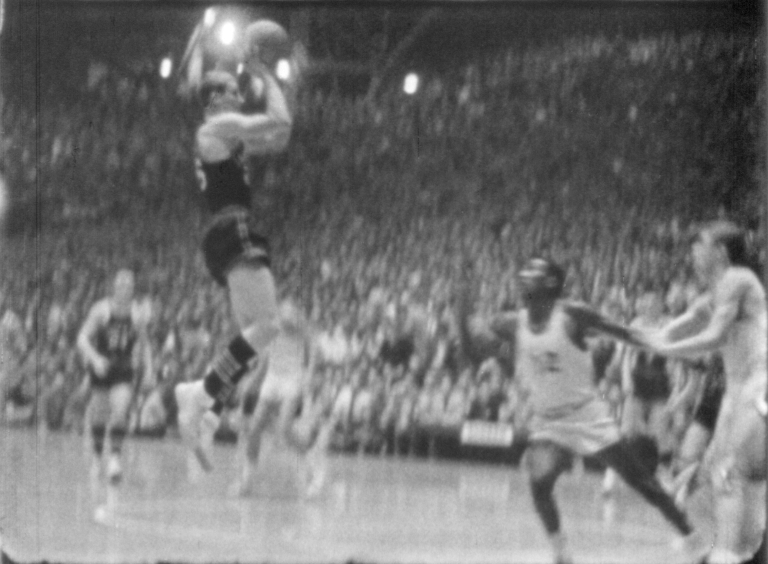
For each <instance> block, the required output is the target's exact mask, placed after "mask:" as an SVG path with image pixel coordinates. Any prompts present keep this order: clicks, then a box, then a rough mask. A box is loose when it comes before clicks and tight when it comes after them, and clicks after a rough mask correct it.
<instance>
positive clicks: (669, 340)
mask: <svg viewBox="0 0 768 564" xmlns="http://www.w3.org/2000/svg"><path fill="white" fill-rule="evenodd" d="M691 252H692V258H693V263H694V268H695V269H696V273H697V276H698V277H699V279H700V281H701V282H702V283H703V284H704V285H705V286H706V288H707V291H706V292H705V293H704V294H703V295H702V296H701V297H700V299H699V300H698V301H697V302H696V303H695V304H694V305H693V306H692V307H691V308H690V309H689V310H688V311H687V312H686V313H685V314H683V315H681V316H680V317H678V318H676V319H675V320H673V321H671V322H670V323H669V324H668V325H667V326H665V327H664V329H662V330H661V332H660V333H657V334H652V333H648V334H647V335H645V337H644V340H645V342H646V344H647V345H648V347H649V348H651V349H652V350H655V351H656V352H658V353H659V354H663V355H666V356H670V357H680V358H686V357H697V356H701V355H702V354H704V353H707V352H709V351H719V352H720V353H721V355H722V359H723V366H724V371H725V394H724V396H723V399H722V402H721V405H720V413H719V415H718V418H717V422H716V424H715V431H714V435H713V437H712V442H711V443H710V446H709V448H708V450H707V453H706V454H705V458H704V461H703V463H702V470H703V471H704V473H705V474H706V475H707V477H708V479H709V481H710V483H711V485H712V489H713V495H714V506H715V507H714V511H715V522H716V539H715V546H714V548H713V550H712V552H711V553H710V554H709V556H708V559H707V562H709V563H710V564H737V563H740V562H745V561H747V560H749V559H750V558H752V556H753V555H754V554H755V553H756V551H757V550H758V548H759V546H760V543H761V542H762V537H763V534H764V531H765V519H766V507H765V503H766V497H765V495H766V468H765V464H766V456H765V422H764V421H763V418H762V416H761V413H760V407H761V403H762V400H763V398H765V392H766V381H767V377H766V375H767V374H768V368H767V366H766V365H767V363H768V362H767V359H768V344H767V343H766V340H767V339H768V337H767V335H768V321H767V319H768V318H767V316H766V301H765V300H766V297H765V290H764V289H763V287H762V285H761V284H760V280H759V279H758V278H757V276H756V275H755V274H754V272H752V271H751V270H750V269H749V268H747V267H746V266H745V265H746V258H747V257H746V255H747V252H746V242H745V237H744V234H743V232H742V231H741V230H740V229H739V228H738V227H737V226H736V225H734V224H732V223H729V222H724V221H718V222H714V223H711V224H708V225H706V226H705V227H703V228H702V229H701V230H700V231H699V233H698V236H697V237H696V239H695V241H694V243H693V247H692V249H691Z"/></svg>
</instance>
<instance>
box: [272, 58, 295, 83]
mask: <svg viewBox="0 0 768 564" xmlns="http://www.w3.org/2000/svg"><path fill="white" fill-rule="evenodd" d="M275 74H276V75H277V78H279V79H280V80H288V79H289V78H291V64H290V63H289V62H288V61H287V60H285V59H280V60H279V61H277V67H276V68H275Z"/></svg>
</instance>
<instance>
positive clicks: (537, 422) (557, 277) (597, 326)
mask: <svg viewBox="0 0 768 564" xmlns="http://www.w3.org/2000/svg"><path fill="white" fill-rule="evenodd" d="M564 280H565V276H564V273H563V271H562V269H561V268H560V267H558V266H557V265H555V264H554V263H552V262H550V261H547V260H544V259H532V260H531V261H529V262H528V264H527V265H526V267H525V268H524V270H523V271H522V272H521V273H520V286H521V289H522V294H523V299H524V307H523V308H522V309H521V310H519V311H518V312H509V313H505V314H500V315H499V316H498V317H497V318H496V319H495V320H494V321H493V323H492V324H491V327H490V328H491V331H492V332H493V333H495V338H496V339H497V340H498V342H499V344H501V342H503V341H508V342H510V343H511V344H512V345H513V346H514V347H515V351H516V354H515V359H516V367H515V379H516V380H517V382H518V386H519V387H520V388H521V390H522V393H523V395H524V397H526V403H527V405H526V407H527V409H528V410H529V413H530V417H529V420H528V422H527V425H526V427H527V436H528V439H527V440H528V446H527V453H526V463H527V466H528V470H529V476H530V485H531V492H532V494H533V502H534V506H535V507H536V511H537V513H538V514H539V517H540V518H541V520H542V523H543V524H544V528H545V529H546V532H547V534H548V536H549V539H550V541H551V544H552V548H553V551H554V556H555V560H556V562H557V563H558V564H565V563H569V562H571V561H572V560H571V555H570V550H569V548H568V546H567V543H566V540H565V537H564V536H563V534H562V532H561V530H560V516H559V512H558V509H557V506H556V504H555V500H554V497H553V491H554V486H555V482H556V481H557V478H558V477H559V476H560V475H561V474H562V473H563V472H565V471H566V470H567V469H568V468H570V467H571V464H572V460H573V456H574V455H580V456H594V457H596V458H597V459H599V460H600V461H602V462H603V463H605V464H606V465H607V466H609V467H612V468H614V469H615V470H616V472H617V473H618V475H619V476H621V477H622V478H623V479H624V481H625V482H626V483H627V484H629V485H630V486H631V487H632V488H633V489H635V490H636V491H637V492H638V493H640V495H642V496H643V497H644V498H645V499H646V500H647V501H649V502H650V503H651V504H653V505H654V506H655V507H657V508H658V509H659V510H660V511H661V512H662V514H663V515H664V517H666V518H667V520H668V521H670V523H672V524H673V525H674V527H675V528H676V529H677V530H678V531H679V532H680V534H681V535H685V536H688V535H690V534H691V533H692V528H691V526H690V524H689V522H688V519H687V517H686V515H685V514H684V513H683V512H682V511H680V510H679V509H678V508H677V507H676V506H675V504H674V501H673V500H672V499H671V498H670V497H669V496H668V495H667V494H666V492H665V491H664V490H663V489H662V487H661V485H660V484H659V482H658V480H657V479H656V477H655V476H654V475H653V473H652V472H651V471H650V470H649V469H648V468H647V467H646V466H645V465H644V464H643V462H642V461H641V460H640V459H639V458H638V457H637V455H636V454H635V453H634V452H633V451H632V449H631V448H630V447H629V445H628V443H627V442H626V441H625V440H623V439H622V438H621V436H620V433H619V426H618V423H617V422H616V420H615V418H614V417H613V416H612V414H611V409H610V406H609V404H608V402H607V401H606V400H605V399H604V398H602V397H601V396H600V394H599V392H598V390H597V387H596V385H595V382H594V366H593V357H592V354H591V352H590V350H589V349H588V347H587V343H586V339H587V338H588V337H590V336H594V335H597V334H603V335H606V336H609V337H612V338H614V339H620V340H622V341H625V342H628V343H633V342H634V339H633V336H632V333H631V332H630V331H629V330H628V329H626V328H624V327H622V326H620V325H617V324H615V323H612V322H610V321H608V320H607V319H605V318H604V317H602V316H601V315H600V314H599V313H597V312H595V311H593V310H591V309H589V308H587V307H586V306H583V305H578V304H572V303H568V302H565V301H562V300H561V299H560V296H561V293H562V290H563V284H564ZM486 336H488V337H489V336H491V335H486ZM691 538H693V537H691Z"/></svg>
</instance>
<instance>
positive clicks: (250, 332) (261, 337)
mask: <svg viewBox="0 0 768 564" xmlns="http://www.w3.org/2000/svg"><path fill="white" fill-rule="evenodd" d="M279 332H280V322H279V319H278V316H277V311H274V312H269V313H266V314H265V315H264V316H262V318H261V319H259V320H256V321H254V322H252V323H251V324H250V325H248V327H246V328H244V329H243V331H242V335H243V338H244V339H245V340H246V341H247V342H248V344H249V345H251V347H253V349H254V350H255V351H257V352H261V351H263V350H264V349H265V348H266V347H267V346H268V345H269V344H270V343H271V342H272V341H273V340H274V339H275V337H277V334H278V333H279Z"/></svg>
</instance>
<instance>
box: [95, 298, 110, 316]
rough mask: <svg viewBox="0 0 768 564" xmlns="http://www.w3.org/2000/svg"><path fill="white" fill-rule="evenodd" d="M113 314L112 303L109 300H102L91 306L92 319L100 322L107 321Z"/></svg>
mask: <svg viewBox="0 0 768 564" xmlns="http://www.w3.org/2000/svg"><path fill="white" fill-rule="evenodd" d="M111 313H112V302H111V301H110V299H109V298H102V299H100V300H99V301H97V302H96V303H94V304H93V305H92V306H91V313H90V315H91V317H93V318H96V319H98V320H106V319H107V318H108V317H109V316H110V314H111Z"/></svg>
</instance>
